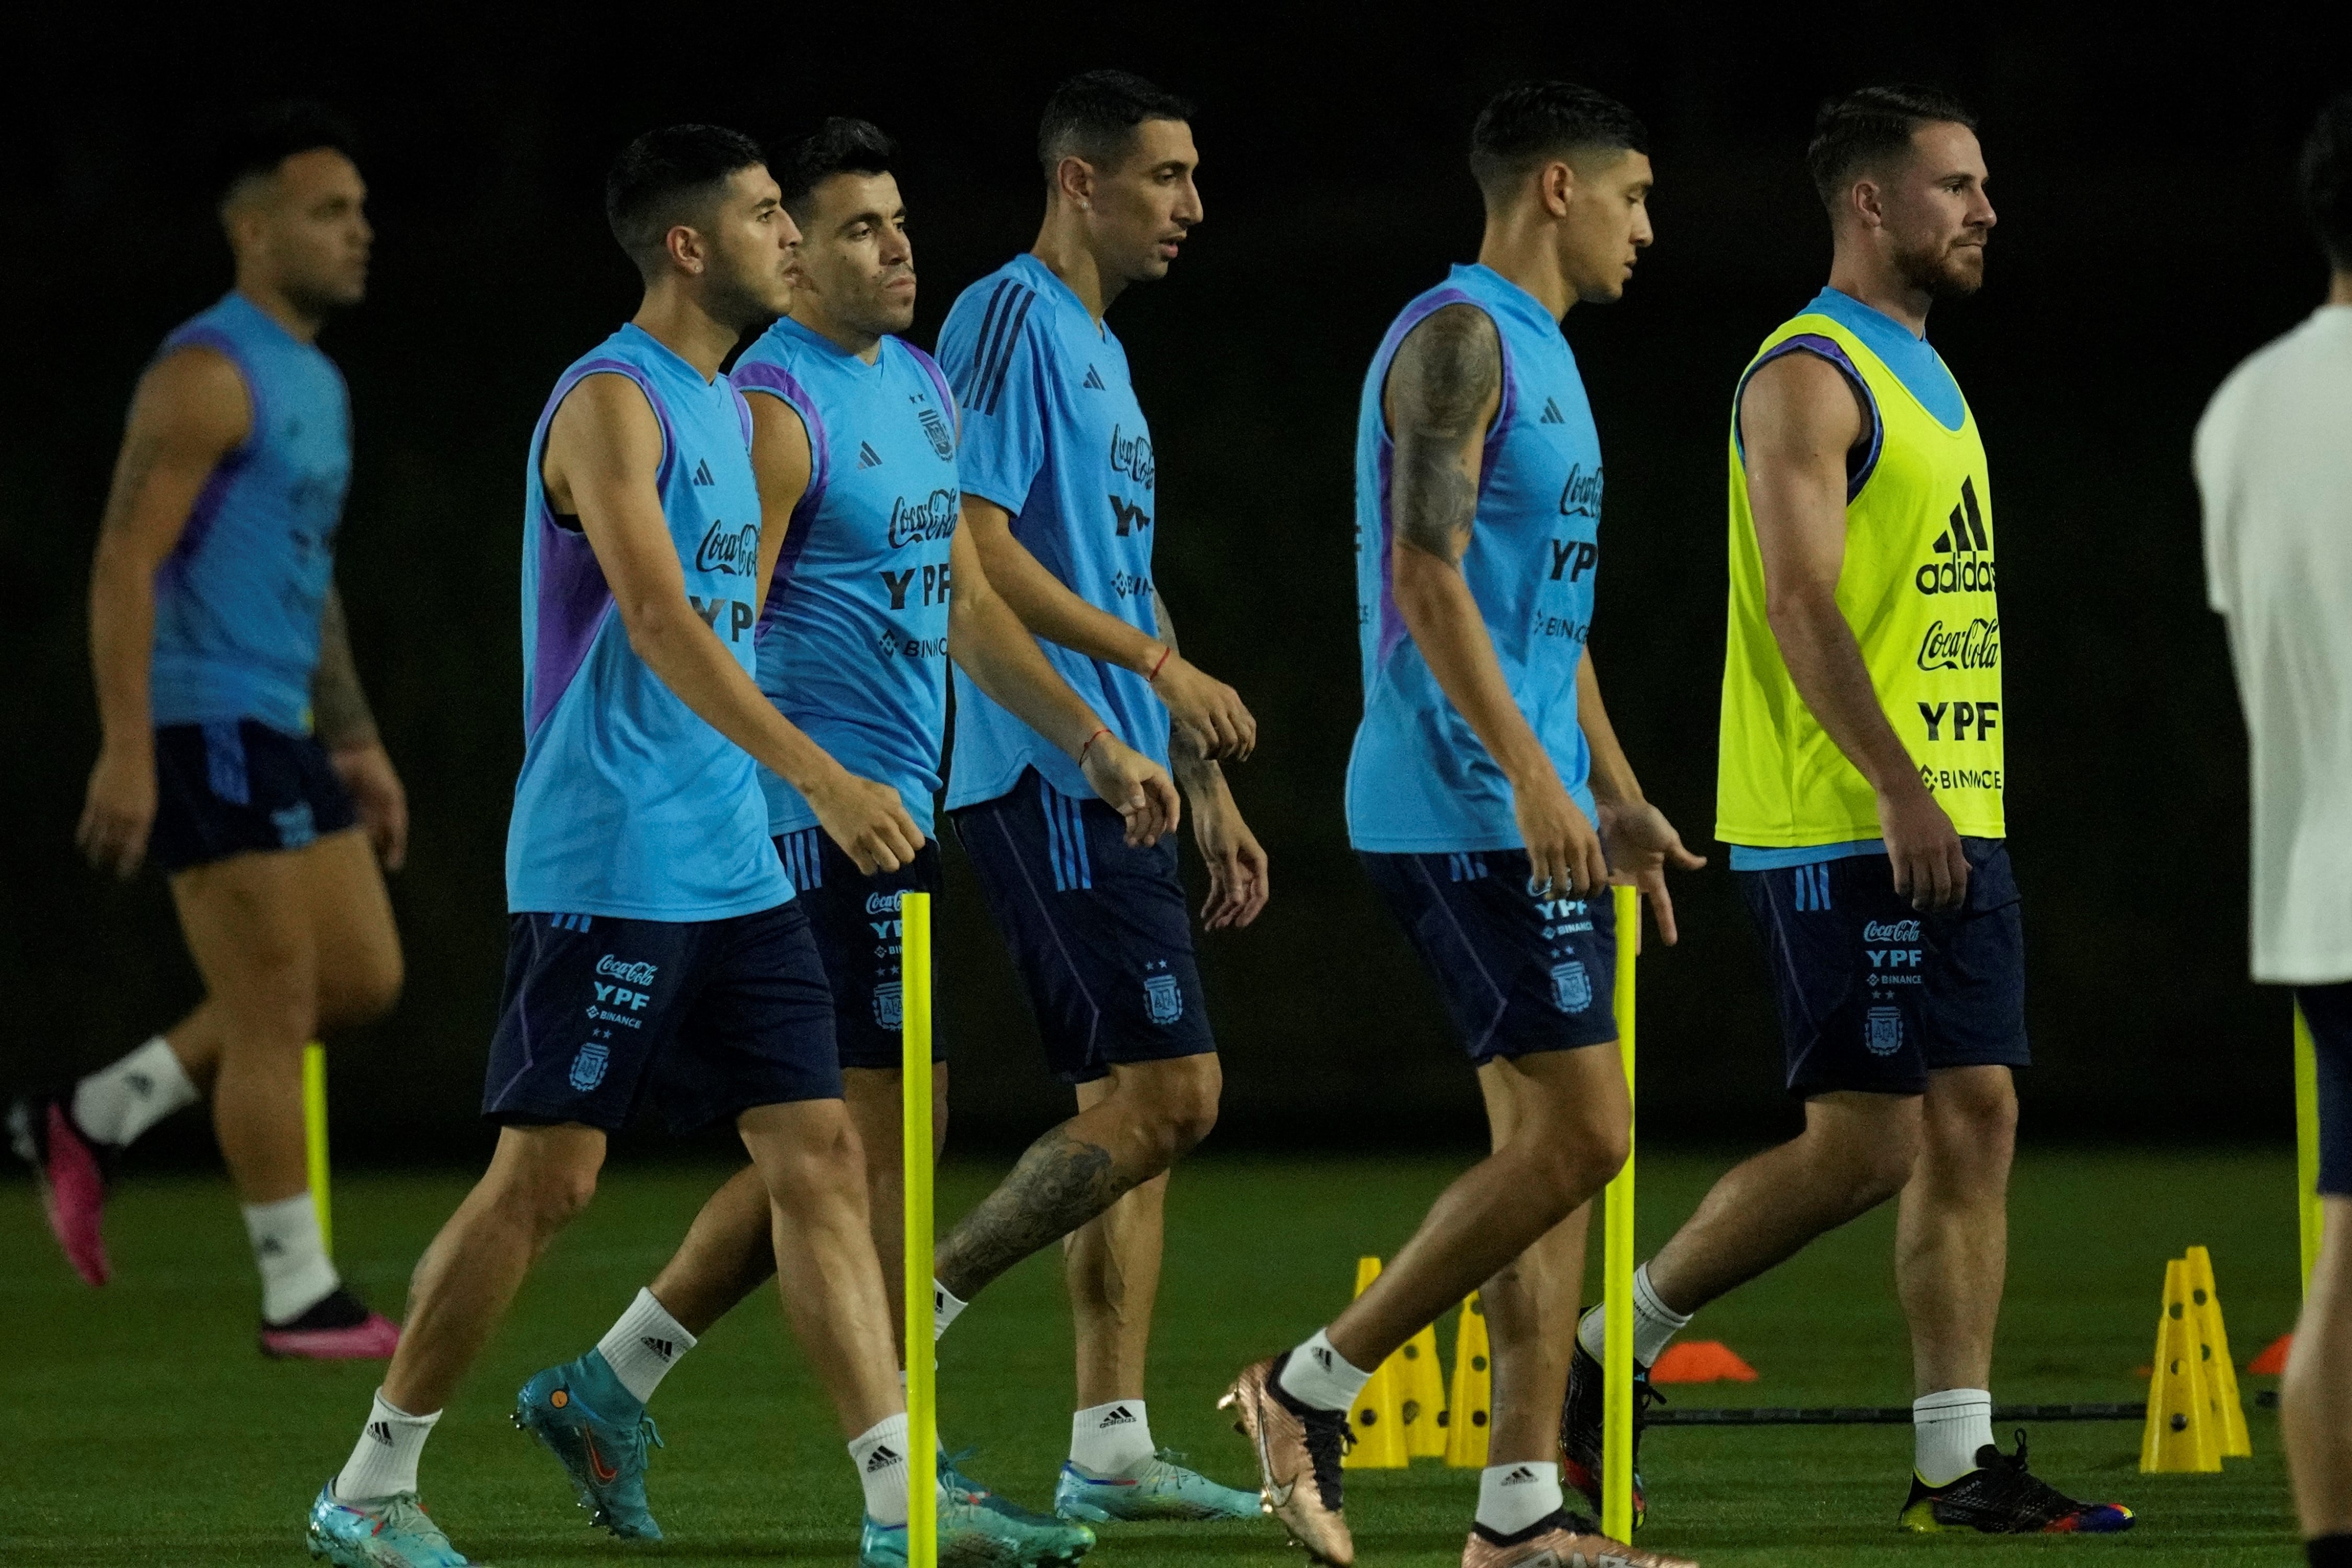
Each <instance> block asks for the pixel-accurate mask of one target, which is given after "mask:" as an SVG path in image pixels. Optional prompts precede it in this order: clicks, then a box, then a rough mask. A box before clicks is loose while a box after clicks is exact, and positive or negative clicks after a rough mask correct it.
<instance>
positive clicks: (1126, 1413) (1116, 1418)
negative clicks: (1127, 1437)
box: [1095, 1405, 1135, 1432]
mask: <svg viewBox="0 0 2352 1568" xmlns="http://www.w3.org/2000/svg"><path fill="white" fill-rule="evenodd" d="M1134 1425H1135V1412H1134V1411H1132V1410H1129V1408H1128V1407H1127V1406H1126V1405H1120V1406H1119V1407H1118V1409H1116V1410H1113V1411H1112V1412H1111V1413H1110V1414H1109V1415H1106V1416H1104V1417H1103V1418H1102V1425H1100V1426H1097V1427H1096V1428H1095V1430H1096V1431H1097V1432H1108V1431H1109V1430H1110V1429H1111V1428H1112V1427H1114V1426H1134Z"/></svg>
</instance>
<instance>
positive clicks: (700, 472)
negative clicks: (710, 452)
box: [694, 463, 711, 485]
mask: <svg viewBox="0 0 2352 1568" xmlns="http://www.w3.org/2000/svg"><path fill="white" fill-rule="evenodd" d="M694 482H695V483H696V484H698V485H707V484H709V483H710V482H711V479H710V465H709V463H697V464H695V465H694Z"/></svg>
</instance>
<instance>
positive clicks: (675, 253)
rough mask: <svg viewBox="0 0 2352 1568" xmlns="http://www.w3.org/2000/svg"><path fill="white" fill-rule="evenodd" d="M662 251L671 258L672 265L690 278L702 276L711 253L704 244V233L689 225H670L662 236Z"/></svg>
mask: <svg viewBox="0 0 2352 1568" xmlns="http://www.w3.org/2000/svg"><path fill="white" fill-rule="evenodd" d="M662 250H663V251H664V253H665V254H667V256H668V257H669V259H670V265H671V266H673V267H675V268H677V269H678V270H679V271H680V272H683V273H685V274H686V275H687V276H688V277H689V278H699V277H700V276H702V271H703V268H705V267H706V266H708V265H709V248H708V247H706V246H705V245H704V243H703V238H702V233H701V231H700V230H699V229H697V228H695V227H694V226H691V225H689V224H683V223H677V224H672V225H670V227H669V232H668V233H667V234H665V235H663V236H662Z"/></svg>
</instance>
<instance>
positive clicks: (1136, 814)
mask: <svg viewBox="0 0 2352 1568" xmlns="http://www.w3.org/2000/svg"><path fill="white" fill-rule="evenodd" d="M1078 768H1079V771H1080V772H1082V773H1085V774H1086V775H1087V784H1091V785H1093V786H1094V792H1095V794H1097V795H1100V796H1102V798H1103V799H1104V801H1105V802H1107V803H1108V805H1109V806H1110V808H1111V809H1112V810H1113V811H1116V812H1118V817H1119V820H1120V821H1121V822H1123V823H1125V824H1126V825H1127V841H1128V843H1129V844H1130V845H1132V846H1133V847H1136V848H1138V849H1146V848H1149V847H1151V846H1152V845H1154V844H1157V843H1159V842H1160V838H1161V837H1164V836H1165V835H1167V834H1171V833H1173V832H1175V831H1176V824H1177V823H1178V822H1179V821H1180V820H1181V818H1182V816H1183V806H1182V805H1181V800H1180V797H1179V796H1178V795H1177V794H1176V781H1175V780H1174V779H1171V778H1170V777H1169V776H1168V770H1167V769H1166V768H1163V767H1161V766H1160V764H1159V763H1155V762H1153V761H1152V760H1151V759H1150V757H1147V756H1145V755H1144V754H1143V753H1142V752H1139V751H1137V750H1136V749H1135V748H1134V747H1132V746H1129V745H1123V744H1121V743H1120V742H1119V738H1118V736H1116V735H1110V734H1102V735H1097V736H1096V737H1095V739H1094V742H1093V743H1092V744H1091V745H1089V746H1087V749H1086V760H1085V761H1083V762H1081V763H1079V764H1078Z"/></svg>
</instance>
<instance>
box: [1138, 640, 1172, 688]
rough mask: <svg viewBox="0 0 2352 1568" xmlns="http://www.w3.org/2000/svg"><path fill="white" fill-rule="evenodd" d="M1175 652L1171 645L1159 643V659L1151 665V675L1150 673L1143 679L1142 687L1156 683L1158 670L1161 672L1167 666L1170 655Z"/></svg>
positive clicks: (1158, 675)
mask: <svg viewBox="0 0 2352 1568" xmlns="http://www.w3.org/2000/svg"><path fill="white" fill-rule="evenodd" d="M1175 651H1176V649H1175V647H1173V646H1172V645H1171V644H1168V643H1161V644H1160V658H1159V661H1158V662H1157V663H1155V664H1154V665H1152V667H1151V673H1150V675H1147V676H1145V677H1144V678H1143V684H1144V685H1146V686H1150V685H1152V684H1154V683H1155V682H1157V681H1158V680H1159V679H1160V670H1161V669H1162V668H1165V667H1166V666H1167V663H1168V660H1169V658H1170V656H1171V655H1172V654H1174V653H1175Z"/></svg>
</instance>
